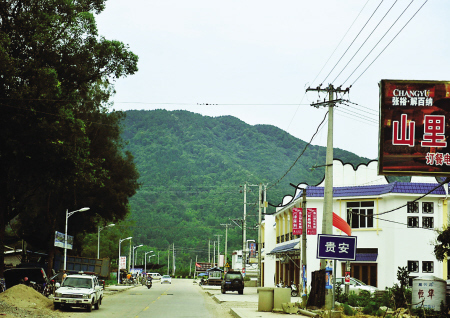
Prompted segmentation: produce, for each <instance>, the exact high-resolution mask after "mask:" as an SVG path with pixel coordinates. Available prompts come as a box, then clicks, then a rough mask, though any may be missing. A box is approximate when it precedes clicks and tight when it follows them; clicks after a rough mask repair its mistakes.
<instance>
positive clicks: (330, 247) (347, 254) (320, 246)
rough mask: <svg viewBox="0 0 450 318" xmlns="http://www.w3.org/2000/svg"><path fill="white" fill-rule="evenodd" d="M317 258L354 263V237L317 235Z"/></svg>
mask: <svg viewBox="0 0 450 318" xmlns="http://www.w3.org/2000/svg"><path fill="white" fill-rule="evenodd" d="M317 258H324V259H337V260H351V261H354V260H355V259H356V236H341V235H328V234H319V235H318V239H317Z"/></svg>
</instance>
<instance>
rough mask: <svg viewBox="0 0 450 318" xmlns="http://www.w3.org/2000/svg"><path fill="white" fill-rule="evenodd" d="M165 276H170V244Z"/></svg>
mask: <svg viewBox="0 0 450 318" xmlns="http://www.w3.org/2000/svg"><path fill="white" fill-rule="evenodd" d="M167 275H170V244H169V248H168V249H167Z"/></svg>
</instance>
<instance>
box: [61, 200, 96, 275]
mask: <svg viewBox="0 0 450 318" xmlns="http://www.w3.org/2000/svg"><path fill="white" fill-rule="evenodd" d="M89 209H90V208H81V209H79V210H76V211H72V212H69V210H66V233H65V234H64V270H66V269H67V268H66V267H67V223H68V221H69V217H70V216H71V215H72V214H74V213H77V212H84V211H87V210H89Z"/></svg>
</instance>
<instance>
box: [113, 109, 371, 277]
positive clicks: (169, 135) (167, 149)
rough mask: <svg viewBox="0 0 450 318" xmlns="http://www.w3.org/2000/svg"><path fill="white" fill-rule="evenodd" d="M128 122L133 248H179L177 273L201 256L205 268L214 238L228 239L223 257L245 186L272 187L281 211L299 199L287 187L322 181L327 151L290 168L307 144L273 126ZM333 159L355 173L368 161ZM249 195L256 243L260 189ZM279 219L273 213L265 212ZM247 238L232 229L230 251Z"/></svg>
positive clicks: (151, 118)
mask: <svg viewBox="0 0 450 318" xmlns="http://www.w3.org/2000/svg"><path fill="white" fill-rule="evenodd" d="M126 115H127V116H126V119H125V121H124V126H123V129H124V132H123V134H122V137H123V139H124V141H126V142H127V146H126V149H127V150H129V151H130V152H131V153H132V154H133V155H134V158H135V163H136V166H137V168H138V170H139V173H140V179H139V181H140V183H141V184H142V186H141V188H140V190H138V193H137V194H136V195H135V196H134V197H132V198H131V200H130V204H131V211H132V212H131V216H130V218H131V220H132V221H133V222H134V229H133V231H134V233H133V241H134V242H137V243H139V244H145V245H147V246H151V247H152V248H155V249H157V250H166V251H167V249H168V246H169V244H172V243H174V244H175V250H176V254H177V271H178V269H179V265H178V264H180V263H181V264H182V266H183V264H184V265H186V264H188V263H189V260H190V259H191V258H193V259H194V260H195V257H196V256H198V260H199V261H207V260H208V240H211V241H214V240H217V236H215V235H222V236H221V237H220V242H221V244H220V245H221V247H220V251H221V253H223V251H224V243H223V242H224V241H225V227H223V226H221V225H220V224H225V223H229V224H233V225H234V223H233V222H232V221H230V219H239V218H242V216H243V202H244V194H243V193H242V191H243V187H241V186H243V185H244V184H245V183H246V182H247V183H248V184H251V185H258V184H260V183H262V184H267V189H268V190H267V198H268V201H269V204H272V205H278V204H279V203H280V202H281V200H282V198H283V196H284V195H287V194H293V193H294V190H295V189H294V188H293V187H292V186H290V185H289V183H293V184H298V183H300V182H306V183H308V184H311V185H315V184H317V183H319V182H320V181H321V180H322V178H323V175H324V168H323V167H319V168H315V169H312V168H313V167H315V166H316V165H318V166H320V165H324V164H325V148H324V147H319V146H313V145H309V146H308V148H307V150H306V151H305V152H304V154H303V155H302V156H301V157H300V158H299V159H298V161H297V162H296V164H295V165H294V166H293V167H292V165H293V163H294V162H295V161H296V160H297V158H298V157H299V155H300V153H301V152H302V151H303V149H304V148H305V146H306V142H304V141H302V140H300V139H297V138H295V137H293V136H291V135H289V134H288V133H286V132H285V131H283V130H281V129H279V128H277V127H274V126H270V125H255V126H251V125H248V124H246V123H245V122H243V121H241V120H239V119H237V118H235V117H231V116H222V117H207V116H202V115H199V114H195V113H192V112H188V111H166V110H153V111H127V112H126ZM334 157H335V158H339V159H341V160H342V161H343V162H346V163H347V162H350V163H353V164H354V165H355V166H356V165H357V164H360V163H367V162H368V161H369V160H368V159H367V158H361V157H358V156H357V155H355V154H353V153H350V152H348V151H344V150H341V149H335V151H334ZM291 167H292V168H291ZM287 171H289V172H288V173H287V174H286V172H287ZM285 174H286V175H285ZM283 176H284V178H282V177H283ZM281 178H282V179H281ZM280 179H281V180H280ZM248 190H249V191H251V192H248V193H247V202H248V205H247V215H248V218H247V226H248V227H249V231H248V233H247V238H248V239H257V231H256V230H255V229H254V228H255V224H256V223H257V214H258V206H257V201H258V187H257V186H249V187H248ZM274 211H275V208H274V207H272V206H269V208H268V209H267V213H273V212H274ZM241 235H242V233H241V229H240V228H239V227H237V226H234V227H230V228H229V231H228V250H229V251H231V250H233V249H240V248H241V247H242V236H241ZM211 254H212V247H211ZM187 271H189V270H188V269H187Z"/></svg>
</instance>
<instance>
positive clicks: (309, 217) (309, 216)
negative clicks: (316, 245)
mask: <svg viewBox="0 0 450 318" xmlns="http://www.w3.org/2000/svg"><path fill="white" fill-rule="evenodd" d="M306 234H308V235H317V209H316V208H309V209H306Z"/></svg>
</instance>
